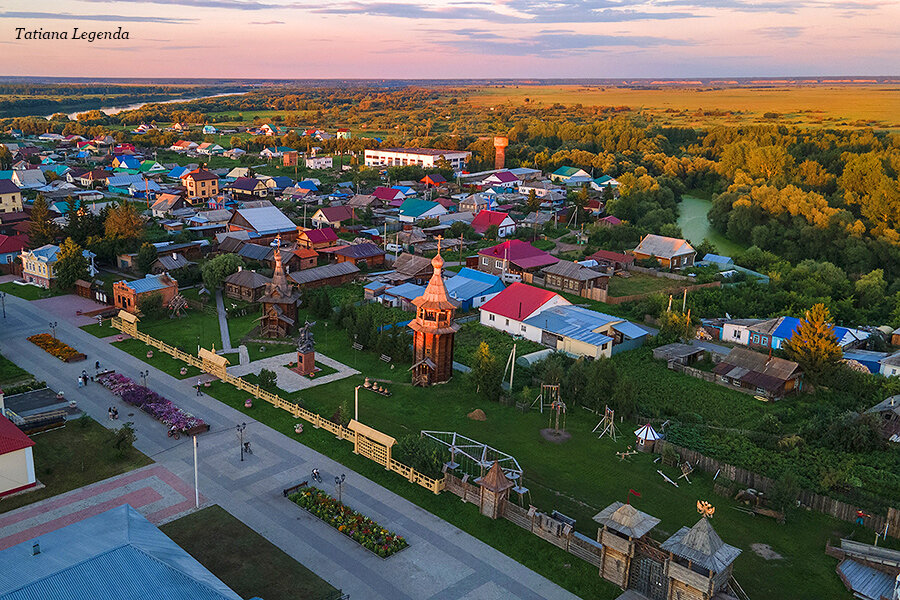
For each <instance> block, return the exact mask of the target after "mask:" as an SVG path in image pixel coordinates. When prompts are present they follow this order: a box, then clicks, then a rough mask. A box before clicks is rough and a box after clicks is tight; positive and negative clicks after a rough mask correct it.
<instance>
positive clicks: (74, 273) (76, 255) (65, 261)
mask: <svg viewBox="0 0 900 600" xmlns="http://www.w3.org/2000/svg"><path fill="white" fill-rule="evenodd" d="M87 278H88V263H87V259H86V258H85V257H84V254H82V249H81V246H79V245H78V244H76V243H75V240H73V239H72V238H66V241H65V242H63V244H62V246H60V247H59V254H57V260H56V285H57V286H58V287H60V288H62V289H64V290H67V289H70V288H72V286H74V285H75V281H76V280H78V279H87Z"/></svg>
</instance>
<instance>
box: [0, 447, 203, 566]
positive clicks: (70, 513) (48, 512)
mask: <svg viewBox="0 0 900 600" xmlns="http://www.w3.org/2000/svg"><path fill="white" fill-rule="evenodd" d="M200 502H201V505H202V503H203V502H204V498H203V496H202V495H201V496H200ZM122 504H130V505H131V506H132V507H134V508H135V509H136V510H137V511H138V512H140V513H141V514H142V515H144V516H145V517H147V520H149V521H150V522H151V523H153V524H155V525H161V524H163V523H166V522H168V521H171V520H173V519H175V518H178V517H179V516H181V515H183V514H185V513H187V512H189V511H190V510H192V509H193V508H194V490H193V489H192V488H191V487H189V486H187V485H185V483H184V482H183V481H182V480H181V479H179V478H178V477H176V476H175V475H174V474H173V473H172V472H171V471H169V470H168V469H167V468H165V467H164V466H162V465H158V464H153V465H149V466H146V467H143V468H141V469H137V470H136V471H131V472H130V473H125V474H124V475H119V476H117V477H112V478H110V479H106V480H104V481H100V482H97V483H94V484H91V485H88V486H85V487H83V488H79V489H77V490H73V491H71V492H67V493H65V494H60V495H59V496H54V497H53V498H48V499H47V500H42V501H41V502H36V503H34V504H29V505H27V506H23V507H22V508H18V509H16V510H13V511H10V512H8V513H2V514H0V550H5V549H6V548H9V547H11V546H15V545H16V544H19V543H21V542H24V541H27V540H30V539H32V538H35V537H37V536H39V535H43V534H45V533H49V532H51V531H55V530H56V529H59V528H60V527H65V526H66V525H71V524H72V523H77V522H78V521H81V520H82V519H87V518H88V517H92V516H94V515H97V514H100V513H102V512H104V511H107V510H109V509H111V508H115V507H116V506H121V505H122Z"/></svg>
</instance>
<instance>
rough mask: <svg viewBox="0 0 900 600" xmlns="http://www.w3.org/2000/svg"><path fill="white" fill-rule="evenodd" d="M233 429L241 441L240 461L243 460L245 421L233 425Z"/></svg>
mask: <svg viewBox="0 0 900 600" xmlns="http://www.w3.org/2000/svg"><path fill="white" fill-rule="evenodd" d="M235 429H236V430H237V433H238V438H239V439H240V441H241V461H243V460H244V430H245V429H247V424H246V423H241V424H240V425H235Z"/></svg>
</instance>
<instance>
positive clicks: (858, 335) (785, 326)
mask: <svg viewBox="0 0 900 600" xmlns="http://www.w3.org/2000/svg"><path fill="white" fill-rule="evenodd" d="M799 326H800V319H798V318H797V317H782V318H781V322H780V323H779V324H778V327H776V328H775V331H773V332H772V336H773V337H776V338H781V339H783V340H788V339H790V338H791V336H793V335H794V332H795V331H797V327H799ZM834 336H835V337H836V338H837V341H838V344H839V345H841V346H846V345H848V344H851V343H852V342H854V341H856V340H864V339H866V338H868V337H869V334H868V333H867V332H865V331H859V330H857V329H850V328H849V327H840V326H837V325H835V326H834Z"/></svg>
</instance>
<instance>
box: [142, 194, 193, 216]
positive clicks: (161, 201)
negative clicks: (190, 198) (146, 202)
mask: <svg viewBox="0 0 900 600" xmlns="http://www.w3.org/2000/svg"><path fill="white" fill-rule="evenodd" d="M185 206H187V202H185V200H184V198H182V197H181V194H159V195H158V196H157V197H156V200H154V202H153V204H152V205H151V206H150V212H151V213H152V214H153V216H154V217H157V218H161V217H167V216H169V215H171V214H172V211H175V210H179V209H182V208H184V207H185Z"/></svg>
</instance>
